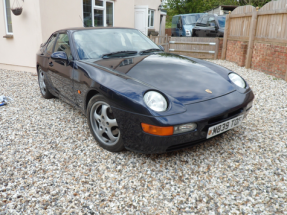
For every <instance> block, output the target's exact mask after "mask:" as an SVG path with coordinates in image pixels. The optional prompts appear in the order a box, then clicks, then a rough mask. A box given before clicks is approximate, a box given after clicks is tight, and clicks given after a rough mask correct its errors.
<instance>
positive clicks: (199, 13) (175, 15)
mask: <svg viewBox="0 0 287 215" xmlns="http://www.w3.org/2000/svg"><path fill="white" fill-rule="evenodd" d="M196 14H205V13H187V14H178V15H175V16H189V15H196ZM175 16H174V17H175Z"/></svg>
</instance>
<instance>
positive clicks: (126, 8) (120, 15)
mask: <svg viewBox="0 0 287 215" xmlns="http://www.w3.org/2000/svg"><path fill="white" fill-rule="evenodd" d="M134 5H135V3H134V0H116V1H114V8H115V12H114V22H115V23H114V26H115V27H128V28H134V27H135V20H134V19H135V18H134V17H135V15H134V13H135V11H134V7H135V6H134Z"/></svg>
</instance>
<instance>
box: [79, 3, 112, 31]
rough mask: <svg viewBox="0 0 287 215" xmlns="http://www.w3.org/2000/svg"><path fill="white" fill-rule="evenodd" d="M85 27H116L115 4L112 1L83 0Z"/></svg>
mask: <svg viewBox="0 0 287 215" xmlns="http://www.w3.org/2000/svg"><path fill="white" fill-rule="evenodd" d="M83 13H84V14H83V17H84V26H85V27H93V26H94V27H100V26H105V27H106V26H113V25H114V2H113V1H110V0H83Z"/></svg>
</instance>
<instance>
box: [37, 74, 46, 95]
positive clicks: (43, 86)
mask: <svg viewBox="0 0 287 215" xmlns="http://www.w3.org/2000/svg"><path fill="white" fill-rule="evenodd" d="M39 86H40V90H41V93H42V94H43V95H45V94H46V92H47V88H46V84H45V75H44V72H43V71H42V70H41V69H39Z"/></svg>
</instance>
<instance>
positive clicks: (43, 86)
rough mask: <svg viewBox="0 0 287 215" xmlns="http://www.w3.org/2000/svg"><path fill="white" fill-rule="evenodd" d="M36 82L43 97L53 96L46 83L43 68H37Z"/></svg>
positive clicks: (49, 97)
mask: <svg viewBox="0 0 287 215" xmlns="http://www.w3.org/2000/svg"><path fill="white" fill-rule="evenodd" d="M38 82H39V87H40V92H41V94H42V96H43V97H44V98H45V99H51V98H53V97H54V96H53V95H52V94H51V93H50V91H49V90H48V88H47V85H46V76H45V73H44V72H43V70H42V69H41V68H40V67H39V68H38Z"/></svg>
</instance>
